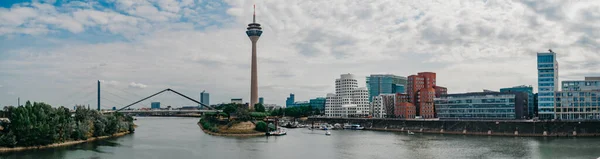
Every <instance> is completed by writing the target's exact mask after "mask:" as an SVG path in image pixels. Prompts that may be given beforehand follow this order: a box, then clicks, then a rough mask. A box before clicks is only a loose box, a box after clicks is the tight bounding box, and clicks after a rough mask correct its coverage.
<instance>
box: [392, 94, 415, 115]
mask: <svg viewBox="0 0 600 159" xmlns="http://www.w3.org/2000/svg"><path fill="white" fill-rule="evenodd" d="M409 101H410V97H409V96H408V94H402V93H396V100H395V101H394V116H396V117H397V118H403V119H414V118H415V116H416V114H417V112H416V108H415V105H414V104H412V103H410V102H409Z"/></svg>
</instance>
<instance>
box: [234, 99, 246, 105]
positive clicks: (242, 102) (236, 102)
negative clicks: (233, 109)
mask: <svg viewBox="0 0 600 159" xmlns="http://www.w3.org/2000/svg"><path fill="white" fill-rule="evenodd" d="M231 103H235V104H244V101H243V100H242V98H231Z"/></svg>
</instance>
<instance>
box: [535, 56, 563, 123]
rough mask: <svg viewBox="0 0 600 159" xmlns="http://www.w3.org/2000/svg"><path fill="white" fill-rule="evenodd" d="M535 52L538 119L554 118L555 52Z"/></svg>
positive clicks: (556, 77) (556, 81)
mask: <svg viewBox="0 0 600 159" xmlns="http://www.w3.org/2000/svg"><path fill="white" fill-rule="evenodd" d="M549 51H550V52H548V53H537V69H538V115H539V118H540V119H555V118H556V116H555V112H554V103H555V101H554V100H555V95H554V92H556V91H558V87H559V86H558V62H557V60H556V53H554V52H552V50H549Z"/></svg>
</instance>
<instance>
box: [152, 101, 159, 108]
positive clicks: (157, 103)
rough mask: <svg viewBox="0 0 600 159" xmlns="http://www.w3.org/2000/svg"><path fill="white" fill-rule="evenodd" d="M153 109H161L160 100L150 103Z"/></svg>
mask: <svg viewBox="0 0 600 159" xmlns="http://www.w3.org/2000/svg"><path fill="white" fill-rule="evenodd" d="M150 108H151V109H160V102H152V103H150Z"/></svg>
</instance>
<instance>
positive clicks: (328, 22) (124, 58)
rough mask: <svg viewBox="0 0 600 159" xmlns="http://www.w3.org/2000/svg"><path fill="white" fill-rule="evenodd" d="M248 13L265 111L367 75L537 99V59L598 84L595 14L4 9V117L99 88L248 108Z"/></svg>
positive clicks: (270, 7)
mask: <svg viewBox="0 0 600 159" xmlns="http://www.w3.org/2000/svg"><path fill="white" fill-rule="evenodd" d="M253 4H256V15H257V17H256V19H257V22H258V23H260V24H261V25H262V27H263V34H262V36H261V38H260V40H259V41H258V69H259V70H258V78H259V96H262V97H264V98H265V103H269V104H278V105H285V99H286V97H287V96H288V95H289V94H290V93H294V94H295V95H296V99H297V100H308V99H310V98H314V97H324V96H325V95H326V94H327V93H334V92H335V88H334V86H335V79H336V78H339V77H340V74H344V73H352V74H355V75H356V76H357V77H358V81H359V86H362V87H364V86H365V77H366V76H368V75H370V74H382V73H386V74H395V75H400V76H409V75H411V74H416V73H417V72H436V73H437V84H438V85H440V86H445V87H447V88H448V91H449V93H461V92H473V91H481V90H482V89H490V90H497V89H499V88H503V87H511V86H517V85H532V86H534V88H535V89H537V87H536V85H537V72H536V71H537V70H536V53H537V52H547V50H548V49H552V50H553V51H554V52H556V53H557V55H558V62H559V65H560V69H559V74H560V80H561V81H564V80H582V79H583V78H584V76H600V71H599V70H598V68H600V53H598V49H599V47H600V30H598V29H597V28H600V23H597V21H598V20H600V2H598V1H533V0H531V1H529V0H527V1H525V0H524V1H488V0H478V1H475V0H473V1H468V0H464V1H446V0H440V1H430V0H406V1H396V0H389V1H388V0H377V1H341V0H333V1H322V0H285V1H275V0H254V1H252V0H248V1H246V0H225V1H213V0H105V1H97V0H82V1H71V0H69V1H67V0H34V1H29V0H9V1H7V0H3V1H0V105H1V106H6V105H16V104H17V98H20V99H21V101H25V100H30V101H37V102H46V103H49V104H51V105H53V106H68V107H72V106H73V105H75V104H84V105H86V104H89V105H91V106H92V107H95V106H96V91H97V90H96V82H97V81H98V80H100V81H101V83H102V86H101V87H102V89H101V90H102V91H101V94H102V97H101V98H102V103H101V106H102V108H111V107H113V106H115V107H117V108H120V107H122V106H124V105H128V104H130V103H133V102H135V101H137V100H139V99H142V98H143V97H146V96H149V95H151V94H154V93H156V92H158V91H161V90H163V89H166V88H171V89H174V90H176V91H178V92H181V93H183V94H186V95H189V96H190V97H192V98H196V99H198V98H199V93H200V92H201V91H203V90H205V91H206V92H208V93H210V97H211V99H210V100H211V104H215V103H222V102H229V101H230V99H231V98H243V99H244V101H245V102H248V101H249V97H250V56H251V43H250V40H249V38H248V37H247V36H246V34H245V31H246V26H247V24H248V23H250V22H251V21H252V11H253V7H252V6H253ZM536 92H537V91H536ZM152 101H157V102H161V105H163V106H166V105H172V106H183V105H196V104H194V103H193V102H190V101H188V100H186V99H184V98H182V97H179V96H177V95H175V94H174V93H163V94H161V95H158V96H156V97H155V98H151V99H149V100H147V101H144V102H141V103H140V104H138V105H136V106H134V107H135V108H141V107H149V105H150V102H152ZM22 103H23V102H22Z"/></svg>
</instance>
